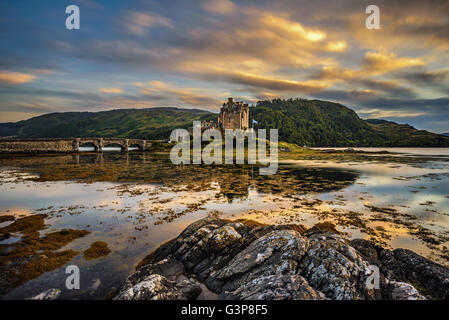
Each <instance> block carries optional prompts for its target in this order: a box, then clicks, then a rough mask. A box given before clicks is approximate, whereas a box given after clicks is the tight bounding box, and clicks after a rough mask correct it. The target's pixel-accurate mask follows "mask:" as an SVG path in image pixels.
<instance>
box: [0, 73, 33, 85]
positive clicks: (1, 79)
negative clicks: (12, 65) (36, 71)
mask: <svg viewBox="0 0 449 320" xmlns="http://www.w3.org/2000/svg"><path fill="white" fill-rule="evenodd" d="M34 78H35V76H33V75H32V74H28V73H21V72H12V71H0V83H6V84H22V83H27V82H31V81H33V80H34Z"/></svg>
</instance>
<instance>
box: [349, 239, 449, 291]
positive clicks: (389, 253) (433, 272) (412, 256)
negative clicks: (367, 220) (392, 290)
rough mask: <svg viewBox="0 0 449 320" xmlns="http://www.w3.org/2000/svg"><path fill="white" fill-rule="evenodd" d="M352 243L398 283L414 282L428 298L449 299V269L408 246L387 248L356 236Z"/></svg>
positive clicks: (389, 277) (384, 273) (385, 274)
mask: <svg viewBox="0 0 449 320" xmlns="http://www.w3.org/2000/svg"><path fill="white" fill-rule="evenodd" d="M351 245H352V246H354V247H355V248H357V250H359V251H360V252H361V253H362V255H363V256H364V257H365V258H366V259H367V260H368V261H369V262H370V263H371V264H375V265H378V266H379V267H380V270H381V272H382V273H383V275H384V276H385V277H386V278H388V279H391V280H395V281H398V282H410V283H412V284H413V285H415V286H416V287H417V288H418V289H419V290H420V291H421V293H423V294H424V295H425V296H427V297H428V298H431V299H432V298H437V299H444V300H448V299H449V270H448V268H446V267H444V266H441V265H439V264H437V263H435V262H433V261H430V260H429V259H426V258H424V257H422V256H420V255H418V254H416V253H414V252H413V251H411V250H407V249H395V250H389V249H384V248H382V247H380V246H377V245H374V244H373V243H372V242H370V241H367V240H361V239H356V240H353V241H351Z"/></svg>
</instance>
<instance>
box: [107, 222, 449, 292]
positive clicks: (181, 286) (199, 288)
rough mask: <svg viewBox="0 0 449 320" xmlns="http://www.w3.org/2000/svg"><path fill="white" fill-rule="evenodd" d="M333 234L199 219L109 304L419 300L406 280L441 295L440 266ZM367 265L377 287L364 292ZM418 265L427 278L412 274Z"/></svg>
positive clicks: (149, 260)
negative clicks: (141, 301)
mask: <svg viewBox="0 0 449 320" xmlns="http://www.w3.org/2000/svg"><path fill="white" fill-rule="evenodd" d="M336 232H338V231H337V230H335V229H334V228H332V226H330V225H328V224H320V225H318V226H316V227H314V228H311V229H309V230H306V229H305V228H304V227H301V226H297V225H284V226H273V225H262V224H258V223H255V222H250V221H229V220H222V219H218V218H214V217H208V218H205V219H201V220H199V221H197V222H194V223H192V224H191V225H189V226H188V227H187V228H186V229H185V230H184V231H183V232H182V233H181V234H180V235H179V236H178V237H177V238H175V239H173V240H171V241H169V242H167V243H166V244H164V245H162V246H161V247H159V248H158V249H157V250H156V251H154V252H153V253H151V254H150V255H149V256H148V257H146V258H145V259H144V260H143V262H142V263H140V264H139V266H138V268H137V271H136V272H135V273H133V274H131V275H130V276H129V277H128V279H127V280H126V281H125V283H124V284H123V285H122V287H121V288H120V290H119V293H118V294H117V295H116V296H115V299H217V298H218V299H258V300H259V299H269V300H272V299H314V300H318V299H338V300H340V299H396V300H398V299H401V300H402V299H407V300H411V299H424V298H425V297H424V296H423V295H422V293H420V292H418V290H416V288H415V287H414V286H413V285H412V284H410V283H407V282H409V281H407V280H406V279H405V278H407V277H408V278H409V279H411V280H414V279H415V281H416V282H417V283H419V284H422V283H423V282H425V283H426V284H428V286H427V287H426V288H429V292H431V296H432V297H445V296H444V294H443V291H444V292H445V294H446V295H447V292H448V290H447V289H444V285H443V286H441V287H442V288H436V287H435V288H434V286H433V284H435V285H436V283H437V282H438V281H443V282H444V281H445V280H444V279H446V278H444V277H445V276H446V275H447V269H446V268H444V267H442V266H439V265H437V264H434V263H433V262H431V261H429V260H427V259H425V258H423V257H421V256H418V255H414V256H411V254H410V252H408V251H407V250H406V251H401V250H399V249H398V250H395V251H391V250H387V249H383V248H382V247H380V246H376V245H374V244H373V243H372V242H370V241H367V240H353V241H351V242H348V241H347V240H345V239H344V238H342V236H341V235H340V234H338V233H336ZM410 263H415V264H416V266H410V265H409V264H410ZM373 265H375V266H377V267H378V268H379V271H380V275H379V277H380V278H379V284H380V287H379V288H378V289H376V288H374V289H373V288H371V287H369V286H367V283H369V282H368V280H369V279H368V277H370V270H371V269H370V268H371V267H372V266H373ZM424 267H426V268H427V269H426V270H424V274H425V275H426V277H429V279H428V278H424V276H422V275H420V273H419V272H418V270H419V269H417V268H424ZM447 282H448V283H449V280H448V281H447Z"/></svg>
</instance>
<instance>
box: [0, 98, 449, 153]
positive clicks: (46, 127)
mask: <svg viewBox="0 0 449 320" xmlns="http://www.w3.org/2000/svg"><path fill="white" fill-rule="evenodd" d="M250 118H251V120H253V119H254V120H256V121H257V124H255V125H254V127H255V128H256V129H257V128H265V129H270V128H273V129H278V130H279V139H280V141H284V142H289V143H296V144H299V145H307V146H312V147H315V146H316V147H318V146H323V147H449V137H446V136H443V135H439V134H434V133H431V132H428V131H424V130H417V129H415V128H413V127H412V126H410V125H407V124H397V123H394V122H391V121H386V120H381V119H370V120H362V119H361V118H360V117H359V116H358V115H357V114H356V113H355V112H354V111H353V110H351V109H349V108H347V107H345V106H344V105H341V104H338V103H333V102H329V101H320V100H306V99H288V100H281V99H274V100H265V101H259V102H258V103H257V105H256V106H254V107H251V108H250ZM216 119H217V114H216V113H211V112H208V111H203V110H197V109H179V108H149V109H117V110H110V111H101V112H64V113H50V114H45V115H42V116H38V117H34V118H31V119H28V120H23V121H19V122H16V123H0V137H16V138H70V137H80V138H83V137H105V138H107V137H117V138H146V139H166V138H168V137H169V136H170V132H171V131H172V130H173V129H175V128H188V127H191V126H192V121H194V120H216Z"/></svg>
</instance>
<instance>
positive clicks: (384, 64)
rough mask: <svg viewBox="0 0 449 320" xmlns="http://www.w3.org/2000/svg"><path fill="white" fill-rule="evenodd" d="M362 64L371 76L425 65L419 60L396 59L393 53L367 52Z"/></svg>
mask: <svg viewBox="0 0 449 320" xmlns="http://www.w3.org/2000/svg"><path fill="white" fill-rule="evenodd" d="M363 63H364V66H365V69H366V70H367V71H368V72H370V73H372V74H382V73H387V72H390V71H393V70H398V69H403V68H407V67H416V66H423V65H425V63H424V61H423V60H422V59H421V58H410V57H397V56H396V54H394V53H381V52H367V53H366V54H365V57H364V61H363Z"/></svg>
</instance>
